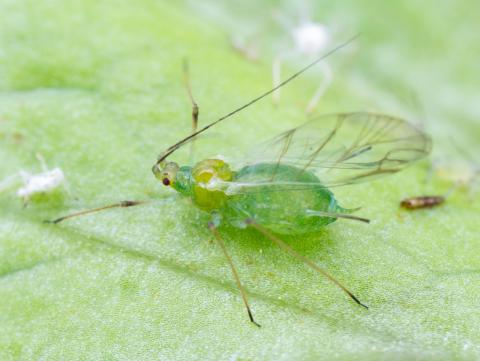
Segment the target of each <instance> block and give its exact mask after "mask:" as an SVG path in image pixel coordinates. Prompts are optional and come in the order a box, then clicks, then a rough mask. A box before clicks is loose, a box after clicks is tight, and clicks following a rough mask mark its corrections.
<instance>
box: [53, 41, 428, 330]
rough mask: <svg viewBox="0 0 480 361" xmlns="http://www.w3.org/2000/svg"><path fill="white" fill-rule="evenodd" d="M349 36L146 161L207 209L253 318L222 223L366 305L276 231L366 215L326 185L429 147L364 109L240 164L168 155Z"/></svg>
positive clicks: (295, 133)
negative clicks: (256, 236) (256, 237)
mask: <svg viewBox="0 0 480 361" xmlns="http://www.w3.org/2000/svg"><path fill="white" fill-rule="evenodd" d="M352 40H353V39H352ZM352 40H350V41H352ZM350 41H348V42H346V43H344V44H342V45H340V46H338V47H336V48H335V49H333V50H332V51H330V52H328V53H327V54H326V55H324V56H322V57H321V58H319V59H317V60H316V61H314V62H313V63H311V64H310V65H308V66H306V67H305V68H303V69H302V70H300V71H299V72H297V73H295V74H293V75H292V76H290V77H289V78H288V79H286V80H285V81H283V82H282V83H281V84H279V85H278V86H277V87H275V88H273V89H271V90H269V91H267V92H265V93H264V94H262V95H260V96H258V97H257V98H255V99H253V100H251V101H250V102H248V103H247V104H245V105H243V106H241V107H239V108H237V109H235V110H233V111H232V112H230V113H229V114H227V115H225V116H223V117H221V118H219V119H217V120H216V121H214V122H212V123H209V124H208V125H206V126H204V127H202V128H201V129H200V130H198V131H195V132H193V133H192V134H190V135H189V136H187V137H185V138H183V139H181V140H180V141H178V142H177V143H175V144H173V145H172V146H170V147H168V148H167V149H166V150H165V151H163V152H162V153H161V154H160V155H159V157H158V160H157V162H156V163H155V164H154V166H153V167H152V171H153V174H154V175H155V177H156V178H157V179H158V180H159V181H161V182H162V184H163V185H165V186H167V187H172V188H173V189H174V190H176V191H177V192H179V193H180V194H181V195H183V196H185V197H189V198H191V199H192V201H193V203H194V204H195V206H197V207H198V208H199V209H201V210H202V211H205V212H208V213H209V214H211V219H210V221H209V222H208V228H209V229H210V231H211V232H212V234H213V236H214V237H213V238H214V240H215V241H216V242H217V243H218V245H219V247H220V248H221V250H222V252H223V253H224V255H225V258H226V259H227V262H228V264H229V266H230V268H231V271H232V274H233V277H234V279H235V282H236V284H237V287H238V288H239V290H240V294H241V296H242V299H243V302H244V304H245V307H246V310H247V313H248V316H249V319H250V321H251V322H252V323H254V324H255V325H257V326H259V325H258V323H256V322H255V320H254V318H253V314H252V312H251V309H250V306H249V303H248V299H247V295H246V293H245V291H244V289H243V286H242V284H241V281H240V278H239V275H238V272H237V270H236V268H235V266H234V263H233V261H232V259H231V258H230V256H229V254H228V252H227V249H226V247H225V244H224V242H223V240H222V237H221V234H220V231H219V227H220V226H221V225H222V224H225V223H229V224H231V225H233V226H234V227H239V228H247V227H251V228H253V229H255V230H257V231H258V232H259V233H261V234H263V235H264V236H265V237H267V238H268V239H270V240H271V241H272V242H273V243H275V244H277V245H278V246H279V247H280V248H281V249H283V250H284V251H285V252H287V253H289V254H291V255H292V256H294V257H296V258H297V259H299V260H300V261H302V262H303V263H305V264H306V265H307V266H309V267H310V268H312V269H313V270H315V271H317V272H319V273H320V274H322V275H324V276H325V277H326V278H328V279H329V280H330V281H331V282H332V283H334V284H335V285H336V286H338V287H339V288H340V289H341V290H342V291H344V292H345V293H346V294H347V295H348V296H349V297H351V298H352V299H353V300H354V301H355V302H356V303H358V304H359V305H361V306H363V307H365V308H368V307H367V306H366V305H364V304H363V303H362V302H360V300H359V299H358V298H357V297H356V296H355V295H354V294H353V293H352V292H351V291H349V290H348V289H347V288H346V287H345V286H344V285H342V284H341V283H340V282H339V281H338V280H336V279H335V278H334V277H333V276H331V275H330V274H329V273H328V272H327V271H326V270H324V269H322V268H320V267H319V266H318V265H316V264H315V263H314V262H313V261H312V260H310V259H308V258H306V257H305V256H303V255H301V254H300V253H298V252H297V251H295V249H294V248H293V247H291V246H290V245H288V244H287V243H285V242H284V241H283V240H282V239H281V238H280V235H281V234H289V235H301V234H305V233H310V232H317V231H319V230H320V229H321V228H322V227H324V226H326V225H328V224H330V223H332V222H334V221H335V220H337V219H338V218H345V219H351V220H357V221H362V222H369V221H368V220H367V219H365V218H361V217H357V216H355V215H353V214H352V212H354V211H355V210H354V209H346V208H343V207H341V206H340V205H339V204H338V202H337V200H336V199H335V197H334V194H333V193H332V191H331V188H332V187H336V186H343V185H348V184H353V183H358V182H363V181H366V180H372V179H375V178H377V177H379V176H383V175H387V174H393V173H396V172H398V171H399V170H401V169H402V168H404V167H405V166H407V165H409V164H411V163H412V162H414V161H416V160H418V159H420V158H423V157H424V156H426V155H427V154H428V153H429V152H430V147H431V141H430V138H429V137H428V136H427V135H426V134H424V133H423V132H422V131H420V130H418V129H416V128H415V127H413V126H412V125H410V124H409V123H407V122H406V121H404V120H402V119H399V118H395V117H391V116H387V115H381V114H372V113H366V112H358V113H341V114H331V115H326V116H320V117H317V118H315V119H313V120H311V121H309V122H307V123H305V124H304V125H301V126H299V127H297V128H294V129H291V130H289V131H287V132H284V133H282V134H280V135H279V136H277V137H275V138H274V139H273V140H272V141H270V142H268V143H266V144H264V145H263V147H261V149H260V152H258V153H257V154H255V155H254V156H251V157H250V158H247V160H246V161H244V162H243V163H241V164H229V163H228V162H226V161H224V160H221V159H216V158H212V159H205V160H202V161H200V162H198V163H196V164H195V165H193V166H180V165H178V164H177V163H175V162H173V161H168V160H167V158H168V157H169V156H170V155H172V153H174V152H175V151H176V150H178V149H179V148H181V147H183V146H184V145H186V144H189V143H191V142H192V141H193V140H194V139H195V138H196V137H197V136H198V135H199V134H201V133H203V132H205V131H206V130H208V129H209V128H211V127H213V126H214V125H216V124H218V123H220V122H222V121H223V120H225V119H227V118H229V117H231V116H232V115H234V114H236V113H238V112H240V111H241V110H243V109H245V108H247V107H248V106H250V105H251V104H253V103H256V102H258V101H259V100H261V99H263V98H264V97H266V96H267V95H269V94H271V93H272V92H274V91H275V90H276V89H278V88H279V87H281V86H283V85H285V84H287V83H288V82H290V81H292V80H293V79H294V78H296V77H297V76H299V75H300V74H302V73H303V72H305V71H306V70H308V69H309V68H311V67H312V66H314V65H315V64H317V63H319V62H320V61H322V60H323V59H324V58H325V57H326V56H328V55H330V54H332V53H333V52H335V51H336V50H338V49H339V48H341V47H343V46H345V45H346V44H348V43H349V42H350ZM144 203H146V201H123V202H119V203H115V204H111V205H107V206H104V207H100V208H95V209H90V210H86V211H82V212H78V213H72V214H70V215H67V216H64V217H61V218H58V219H56V220H54V221H52V222H53V223H59V222H61V221H62V220H65V219H68V218H72V217H76V216H79V215H84V214H89V213H93V212H97V211H101V210H105V209H111V208H117V207H131V206H135V205H139V204H144Z"/></svg>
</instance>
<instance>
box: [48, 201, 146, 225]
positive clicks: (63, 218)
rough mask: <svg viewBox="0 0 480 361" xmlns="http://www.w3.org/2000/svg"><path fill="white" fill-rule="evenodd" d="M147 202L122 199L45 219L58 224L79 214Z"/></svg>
mask: <svg viewBox="0 0 480 361" xmlns="http://www.w3.org/2000/svg"><path fill="white" fill-rule="evenodd" d="M146 203H149V201H122V202H118V203H114V204H109V205H107V206H103V207H98V208H93V209H87V210H85V211H80V212H75V213H71V214H67V215H66V216H63V217H60V218H57V219H54V220H51V221H45V223H54V224H57V223H60V222H62V221H64V220H66V219H70V218H74V217H79V216H84V215H87V214H91V213H96V212H101V211H105V210H107V209H112V208H126V207H133V206H138V205H141V204H146Z"/></svg>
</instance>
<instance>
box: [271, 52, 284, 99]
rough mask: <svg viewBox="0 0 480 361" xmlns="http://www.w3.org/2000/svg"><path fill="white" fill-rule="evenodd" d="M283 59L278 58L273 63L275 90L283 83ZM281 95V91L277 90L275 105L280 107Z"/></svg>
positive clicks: (274, 93)
mask: <svg viewBox="0 0 480 361" xmlns="http://www.w3.org/2000/svg"><path fill="white" fill-rule="evenodd" d="M281 73H282V59H281V57H280V56H277V57H276V58H275V59H274V60H273V63H272V81H273V88H274V89H275V88H277V87H278V86H279V85H280V83H281V82H282V74H281ZM280 93H281V89H280V88H278V89H276V90H275V91H274V92H273V94H272V97H273V104H274V105H278V104H279V103H280Z"/></svg>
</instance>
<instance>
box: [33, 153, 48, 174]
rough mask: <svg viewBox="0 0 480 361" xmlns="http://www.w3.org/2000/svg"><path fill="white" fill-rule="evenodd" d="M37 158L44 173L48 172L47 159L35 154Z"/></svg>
mask: <svg viewBox="0 0 480 361" xmlns="http://www.w3.org/2000/svg"><path fill="white" fill-rule="evenodd" d="M35 158H37V160H38V161H39V162H40V166H41V167H42V172H48V167H47V163H46V162H45V158H43V156H42V155H41V154H40V153H35Z"/></svg>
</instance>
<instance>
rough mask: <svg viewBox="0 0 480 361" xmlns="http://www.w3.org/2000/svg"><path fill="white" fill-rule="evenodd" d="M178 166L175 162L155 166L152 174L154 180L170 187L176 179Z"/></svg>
mask: <svg viewBox="0 0 480 361" xmlns="http://www.w3.org/2000/svg"><path fill="white" fill-rule="evenodd" d="M178 169H179V167H178V164H177V163H175V162H162V163H158V164H155V165H154V166H153V168H152V172H153V174H154V175H155V178H157V179H159V180H160V181H162V183H163V185H164V186H167V187H168V186H171V185H173V183H174V182H175V180H176V179H177V172H178Z"/></svg>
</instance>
